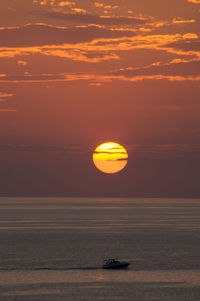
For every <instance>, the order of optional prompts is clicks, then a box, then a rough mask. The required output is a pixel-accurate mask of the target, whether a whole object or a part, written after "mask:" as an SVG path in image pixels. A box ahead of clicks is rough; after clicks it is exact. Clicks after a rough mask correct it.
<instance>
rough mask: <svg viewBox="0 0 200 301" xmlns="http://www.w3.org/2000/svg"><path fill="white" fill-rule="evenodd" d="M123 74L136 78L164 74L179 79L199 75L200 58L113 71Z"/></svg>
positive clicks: (116, 73)
mask: <svg viewBox="0 0 200 301" xmlns="http://www.w3.org/2000/svg"><path fill="white" fill-rule="evenodd" d="M113 74H115V75H123V76H125V77H127V78H134V77H138V76H144V78H145V77H146V76H152V77H153V76H159V75H161V76H163V77H167V76H169V77H172V80H173V77H174V79H176V80H178V78H177V77H182V78H188V77H194V78H195V77H199V76H200V59H199V60H198V59H192V60H189V61H185V60H173V61H171V62H169V63H166V64H161V63H159V62H158V63H153V64H151V65H148V66H144V67H137V68H125V69H120V70H118V71H114V72H112V75H113Z"/></svg>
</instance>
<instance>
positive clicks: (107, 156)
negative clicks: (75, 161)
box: [93, 142, 128, 174]
mask: <svg viewBox="0 0 200 301" xmlns="http://www.w3.org/2000/svg"><path fill="white" fill-rule="evenodd" d="M93 162H94V165H95V166H96V168H98V169H99V170H100V171H102V172H104V173H108V174H114V173H117V172H119V171H121V170H122V169H124V167H125V166H126V164H127V162H128V153H127V151H126V149H125V148H124V147H123V146H122V145H120V144H118V143H115V142H106V143H103V144H101V145H99V146H97V148H96V149H95V151H94V152H93Z"/></svg>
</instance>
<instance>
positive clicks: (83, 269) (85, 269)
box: [0, 267, 101, 272]
mask: <svg viewBox="0 0 200 301" xmlns="http://www.w3.org/2000/svg"><path fill="white" fill-rule="evenodd" d="M99 269H101V267H65V268H59V267H58V268H56V267H41V268H39V267H38V268H1V269H0V271H7V272H9V271H73V270H78V271H89V270H99Z"/></svg>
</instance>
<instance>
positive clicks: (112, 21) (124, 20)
mask: <svg viewBox="0 0 200 301" xmlns="http://www.w3.org/2000/svg"><path fill="white" fill-rule="evenodd" d="M43 16H44V17H47V18H48V19H49V18H52V19H59V20H67V21H71V22H75V23H79V24H87V25H88V24H96V25H116V26H121V25H131V26H138V25H142V24H146V23H147V22H149V19H145V18H139V17H130V16H127V17H120V16H119V17H118V16H99V15H92V14H87V13H84V14H83V13H82V14H76V13H64V12H56V11H49V12H45V13H44V15H43Z"/></svg>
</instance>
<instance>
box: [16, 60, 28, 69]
mask: <svg viewBox="0 0 200 301" xmlns="http://www.w3.org/2000/svg"><path fill="white" fill-rule="evenodd" d="M17 64H18V65H19V66H23V67H24V66H26V65H27V62H26V61H22V60H19V61H17Z"/></svg>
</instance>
